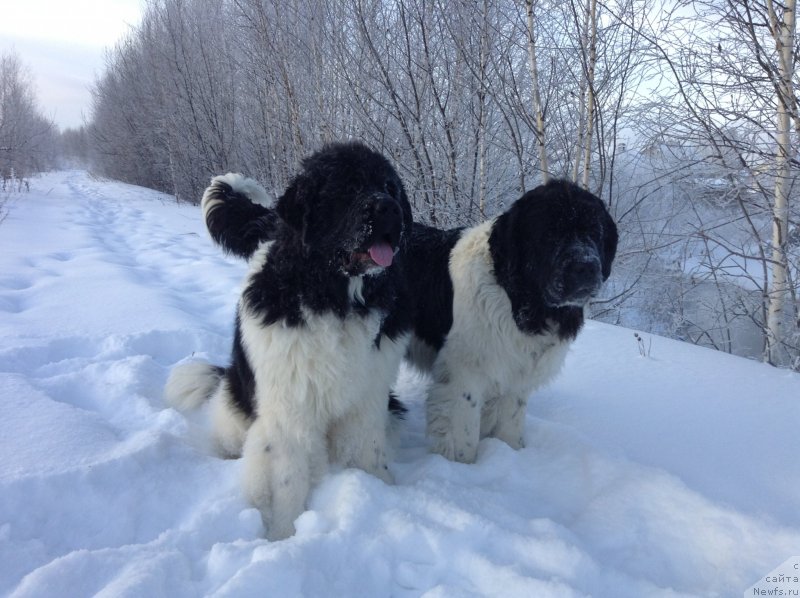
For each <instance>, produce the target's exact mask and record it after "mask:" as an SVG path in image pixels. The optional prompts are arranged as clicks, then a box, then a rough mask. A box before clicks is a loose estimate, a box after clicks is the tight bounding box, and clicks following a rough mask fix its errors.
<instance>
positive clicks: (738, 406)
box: [0, 171, 800, 598]
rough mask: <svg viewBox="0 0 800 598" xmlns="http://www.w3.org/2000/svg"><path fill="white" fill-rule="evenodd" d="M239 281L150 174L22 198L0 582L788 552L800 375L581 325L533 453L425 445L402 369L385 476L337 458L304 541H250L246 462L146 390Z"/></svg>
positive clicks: (445, 568)
mask: <svg viewBox="0 0 800 598" xmlns="http://www.w3.org/2000/svg"><path fill="white" fill-rule="evenodd" d="M243 273H244V264H242V263H240V262H238V261H236V260H233V259H229V258H226V257H224V256H223V255H222V254H221V252H220V251H219V250H218V249H217V248H216V247H215V246H213V245H212V243H211V241H210V240H209V239H208V238H207V236H206V234H205V230H204V228H203V226H202V223H201V221H200V214H199V210H198V209H197V208H193V207H190V206H179V205H175V204H174V203H173V202H172V201H171V198H169V197H167V196H163V195H160V194H158V193H155V192H152V191H148V190H145V189H141V188H137V187H132V186H128V185H124V184H120V183H110V182H100V181H95V180H92V179H91V178H90V177H89V176H88V175H86V174H85V173H82V172H77V171H76V172H60V173H53V174H50V175H47V176H44V177H42V178H39V179H36V180H35V181H34V183H33V185H32V188H31V192H30V193H28V194H23V195H21V196H19V198H18V199H17V200H15V201H14V203H13V205H12V206H11V212H10V214H9V216H8V218H7V219H6V220H5V222H3V223H2V225H0V338H1V339H2V344H1V345H0V413H2V417H0V451H2V452H1V453H0V454H2V459H0V595H8V594H10V595H12V596H20V597H21V596H71V597H73V596H92V595H100V596H108V597H118V596H148V597H155V596H165V597H167V596H168V597H176V596H201V595H214V596H281V597H285V596H420V595H427V596H465V595H470V596H501V595H502V596H535V597H547V596H555V597H564V596H589V595H591V596H600V597H605V596H607V597H613V598H620V597H632V598H634V597H636V598H638V597H643V596H644V597H649V596H742V595H753V591H752V590H750V591H749V593H748V594H744V593H745V591H746V590H747V589H748V588H749V587H750V586H751V585H752V584H754V583H756V582H758V581H759V580H761V581H762V582H763V581H764V577H765V576H766V575H767V574H768V573H769V572H770V571H771V570H773V569H774V568H775V567H777V566H778V565H779V564H780V563H782V562H784V561H786V560H787V559H789V558H790V557H792V556H793V555H798V554H800V434H799V433H798V427H799V426H800V376H798V375H797V374H793V373H790V372H787V371H780V370H775V369H772V368H770V367H768V366H765V365H762V364H759V363H755V362H751V361H746V360H743V359H740V358H734V357H730V356H727V355H724V354H721V353H716V352H712V351H710V350H704V349H699V348H696V347H692V346H689V345H686V344H680V343H677V342H673V341H669V340H666V339H662V338H652V346H651V348H650V355H649V356H647V357H643V356H641V355H640V354H639V349H638V347H637V342H636V339H635V338H634V336H633V332H632V331H630V330H626V329H620V328H615V327H611V326H607V325H602V324H597V323H592V322H590V323H589V324H588V325H587V326H586V328H585V330H584V331H583V333H582V334H581V335H580V336H579V339H578V341H577V342H576V343H575V345H574V348H573V349H572V351H571V353H570V355H569V358H568V361H567V365H566V367H565V369H564V371H563V373H562V375H561V376H560V377H559V378H558V379H557V381H556V382H555V383H554V384H553V385H552V386H551V387H550V388H548V389H546V390H544V391H542V392H541V393H539V395H538V396H536V397H534V398H533V399H532V400H531V401H530V405H529V409H528V419H527V427H526V438H527V444H528V447H527V448H526V449H524V450H522V451H519V452H515V451H513V450H511V449H510V448H509V447H507V446H506V445H504V444H502V443H500V442H498V441H493V440H490V441H484V442H483V443H482V445H481V450H480V454H479V458H478V462H477V463H476V464H475V465H463V464H456V463H451V462H448V461H446V460H444V459H443V458H442V457H439V456H433V455H429V454H427V451H426V448H425V440H424V434H423V429H424V422H423V407H422V402H421V401H422V396H423V392H424V388H425V381H424V380H423V379H421V378H419V377H417V376H416V375H415V374H414V373H413V372H411V371H405V370H404V371H403V372H402V373H401V379H400V384H399V393H400V396H401V398H402V399H403V400H404V401H406V402H407V403H408V404H409V406H410V409H411V411H410V416H409V420H408V422H407V426H406V428H405V429H404V432H403V436H402V447H401V449H400V451H399V454H398V455H397V458H396V460H395V462H394V463H393V465H392V468H393V471H394V474H395V476H396V478H397V484H396V485H395V486H392V487H390V486H386V485H385V484H383V483H382V482H381V481H379V480H377V479H375V478H372V477H370V476H369V475H366V474H365V473H363V472H360V471H355V470H346V471H335V472H332V473H331V474H330V475H328V476H327V477H326V478H325V480H324V481H323V483H322V484H321V486H320V487H318V488H317V489H316V490H315V491H314V493H313V494H312V497H311V501H310V508H309V510H308V511H307V512H305V513H304V514H303V515H302V516H301V517H300V519H299V520H298V521H297V528H298V533H297V535H296V536H295V537H292V538H290V539H288V540H285V541H282V542H276V543H270V542H268V541H266V540H264V539H262V538H261V535H262V529H261V523H260V519H259V516H258V513H257V512H256V511H255V510H254V509H252V508H249V506H248V505H247V504H246V503H245V502H244V500H243V498H242V496H241V494H240V491H239V475H240V463H239V462H237V461H224V460H220V459H218V458H216V457H214V456H213V455H212V454H210V452H209V450H208V449H207V447H206V445H205V444H204V440H205V439H204V435H203V432H204V427H203V417H202V414H200V415H198V416H197V417H195V418H193V419H192V420H191V421H187V420H186V419H185V418H184V417H183V416H182V415H180V414H178V413H176V412H175V411H173V410H171V409H167V408H165V406H164V404H163V402H162V399H161V390H162V386H163V384H164V382H165V380H166V377H167V373H168V371H169V368H170V367H171V366H172V365H173V364H175V363H176V362H178V361H179V360H181V359H183V358H185V357H186V356H188V355H190V354H191V353H193V352H194V353H195V354H196V355H198V356H204V357H206V358H210V359H211V360H215V361H217V362H220V363H223V362H224V361H225V359H226V356H227V353H228V348H229V343H230V334H231V327H232V320H233V313H234V305H235V302H236V299H237V297H238V285H239V283H240V281H241V278H242V276H243ZM649 341H650V339H649V338H648V336H647V335H645V342H646V343H649ZM765 587H766V585H765ZM796 589H797V590H800V585H798V587H797V588H796Z"/></svg>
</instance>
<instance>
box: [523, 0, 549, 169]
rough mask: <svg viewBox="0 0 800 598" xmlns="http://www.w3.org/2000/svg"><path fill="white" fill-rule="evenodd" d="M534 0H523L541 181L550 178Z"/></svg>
mask: <svg viewBox="0 0 800 598" xmlns="http://www.w3.org/2000/svg"><path fill="white" fill-rule="evenodd" d="M534 1H535V0H525V6H526V8H527V13H528V61H529V63H530V70H531V92H532V94H533V110H534V114H535V115H536V131H534V133H535V135H536V144H537V147H538V148H539V169H540V170H541V171H542V182H544V183H546V182H547V181H548V180H549V179H550V166H549V164H548V161H547V148H546V147H545V130H544V110H543V108H542V96H541V94H540V92H539V67H538V65H537V64H536V38H535V36H534V29H533V21H534V18H533V9H534Z"/></svg>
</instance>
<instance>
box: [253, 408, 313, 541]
mask: <svg viewBox="0 0 800 598" xmlns="http://www.w3.org/2000/svg"><path fill="white" fill-rule="evenodd" d="M281 421H282V420H281V418H277V417H270V416H269V415H267V416H261V417H258V418H256V420H255V422H253V425H252V426H250V429H249V431H248V432H247V438H246V440H245V444H244V454H243V456H244V491H245V495H246V496H247V498H248V499H249V500H250V502H251V503H252V504H253V505H254V506H255V507H256V508H257V509H258V510H259V511H260V512H261V519H262V521H263V523H264V528H265V530H266V535H267V538H268V539H270V540H281V539H283V538H288V537H289V536H291V535H292V534H294V531H295V529H294V521H295V519H297V517H298V516H299V515H300V514H301V513H302V512H303V511H304V510H305V505H306V500H307V498H308V494H309V492H310V491H311V488H312V486H313V484H314V483H315V482H316V480H317V479H318V478H319V477H321V476H322V474H323V473H324V472H325V470H326V468H327V454H326V450H325V446H324V442H323V438H324V433H323V432H322V431H319V433H308V432H309V430H307V429H305V430H304V433H303V434H298V433H297V432H296V431H295V432H292V431H290V430H287V429H286V428H285V427H284V426H283V425H282V423H281ZM283 423H285V420H283Z"/></svg>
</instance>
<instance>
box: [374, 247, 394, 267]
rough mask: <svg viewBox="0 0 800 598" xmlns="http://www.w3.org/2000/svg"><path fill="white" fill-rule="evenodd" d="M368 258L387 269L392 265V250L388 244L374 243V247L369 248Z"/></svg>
mask: <svg viewBox="0 0 800 598" xmlns="http://www.w3.org/2000/svg"><path fill="white" fill-rule="evenodd" d="M369 257H371V258H372V261H373V262H375V263H376V264H378V265H379V266H382V267H383V268H388V267H389V266H391V265H392V259H393V258H394V250H392V246H391V245H389V244H388V243H375V245H373V246H372V247H370V248H369Z"/></svg>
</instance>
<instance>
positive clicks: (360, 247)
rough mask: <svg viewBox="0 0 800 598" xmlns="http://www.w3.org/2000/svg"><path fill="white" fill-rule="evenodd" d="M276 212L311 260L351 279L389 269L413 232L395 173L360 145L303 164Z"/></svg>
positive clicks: (340, 146)
mask: <svg viewBox="0 0 800 598" xmlns="http://www.w3.org/2000/svg"><path fill="white" fill-rule="evenodd" d="M276 209H277V212H278V214H279V215H280V217H281V218H282V219H283V221H284V222H286V224H288V225H289V227H291V228H292V229H293V230H294V231H295V233H296V234H297V235H298V236H299V238H300V240H301V242H302V250H303V251H304V252H305V253H306V255H307V256H309V257H311V258H313V259H319V260H323V261H324V262H325V263H326V264H329V265H330V266H332V267H333V268H336V269H338V270H341V271H343V272H344V273H345V274H347V275H348V276H359V275H361V274H372V273H377V272H380V271H382V270H383V269H384V268H388V267H389V266H391V265H392V262H393V259H394V255H395V253H397V251H398V250H399V249H400V246H401V244H402V242H403V237H404V235H405V234H407V233H408V231H409V230H410V227H411V206H410V204H409V203H408V198H407V196H406V192H405V189H404V188H403V183H402V182H401V180H400V177H399V176H398V175H397V172H396V171H395V170H394V168H393V167H392V165H391V164H390V163H389V162H388V160H386V158H384V157H383V156H382V155H381V154H379V153H377V152H374V151H372V150H371V149H369V148H368V147H366V146H365V145H362V144H361V143H356V142H353V143H337V144H331V145H328V146H326V147H324V148H323V149H322V150H320V151H319V152H317V153H315V154H313V155H312V156H310V157H309V158H307V159H305V160H304V161H303V165H302V170H301V172H300V174H299V175H297V176H296V177H295V178H294V180H293V181H292V182H291V184H290V185H289V187H288V188H287V190H286V192H285V193H284V194H283V196H282V197H281V198H280V199H279V200H278V203H277V205H276Z"/></svg>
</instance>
